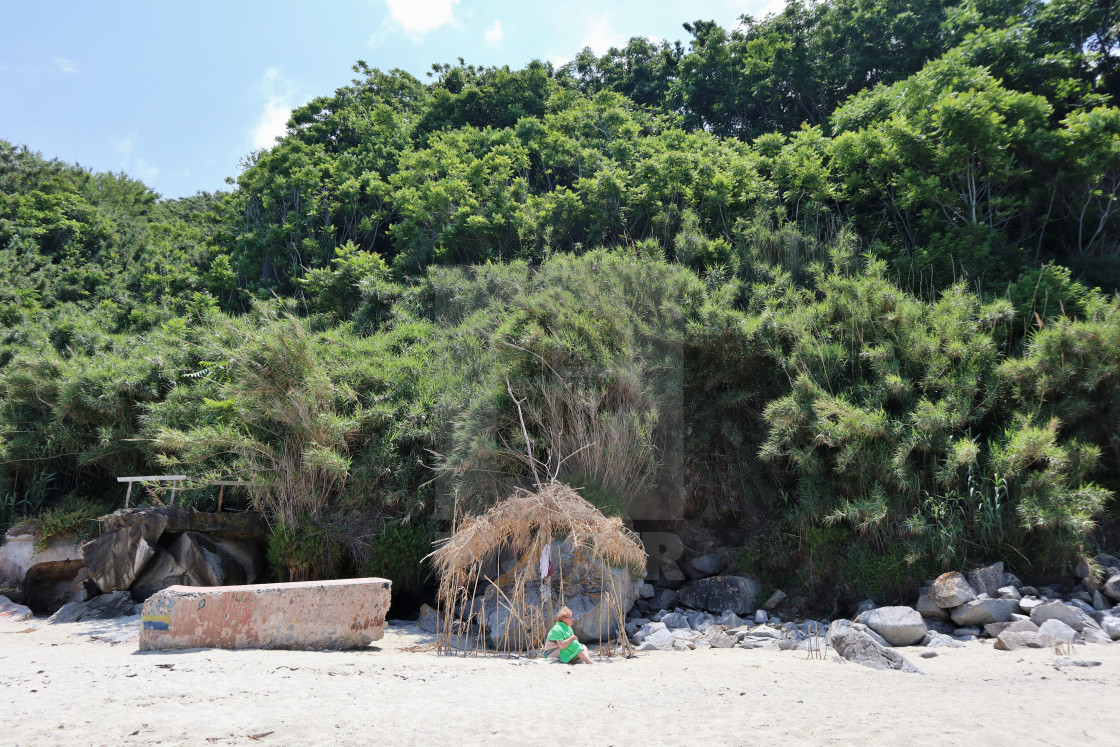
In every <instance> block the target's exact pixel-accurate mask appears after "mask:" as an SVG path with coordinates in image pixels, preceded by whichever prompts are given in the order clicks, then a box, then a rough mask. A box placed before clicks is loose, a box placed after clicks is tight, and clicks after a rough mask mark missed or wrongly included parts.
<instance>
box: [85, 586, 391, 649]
mask: <svg viewBox="0 0 1120 747" xmlns="http://www.w3.org/2000/svg"><path fill="white" fill-rule="evenodd" d="M391 585H392V582H390V581H388V580H386V579H383V578H357V579H340V580H337V581H305V582H300V583H291V584H259V585H253V586H238V587H232V588H231V587H219V588H216V589H214V588H188V587H184V586H172V587H170V588H168V589H164V590H163V591H160V592H158V593H156V594H154V595H153V596H151V597H150V598H149V599H148V601H147V602H145V603H144V610H143V613H142V615H141V618H140V623H141V625H140V650H141V651H162V650H170V649H181V648H196V647H204V648H226V649H242V648H281V649H303V650H325V649H331V650H343V649H354V648H362V647H364V646H366V645H368V644H369V643H370V642H372V641H376V640H380V639H381V637H382V635H383V633H384V628H385V613H386V612H388V610H389V601H390V588H391ZM99 598H100V597H99ZM94 601H96V600H94Z"/></svg>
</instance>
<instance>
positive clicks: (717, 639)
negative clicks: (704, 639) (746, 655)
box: [708, 630, 739, 648]
mask: <svg viewBox="0 0 1120 747" xmlns="http://www.w3.org/2000/svg"><path fill="white" fill-rule="evenodd" d="M738 642H739V637H738V636H735V635H732V634H730V633H725V632H723V631H722V630H717V631H714V632H711V633H709V634H708V645H709V646H711V647H712V648H735V644H737V643H738Z"/></svg>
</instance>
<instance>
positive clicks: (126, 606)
mask: <svg viewBox="0 0 1120 747" xmlns="http://www.w3.org/2000/svg"><path fill="white" fill-rule="evenodd" d="M136 612H137V604H136V603H135V602H133V601H132V595H131V594H129V593H128V592H127V591H123V590H121V591H114V592H110V593H108V594H101V595H100V596H96V597H94V598H93V599H90V600H89V601H87V602H68V603H67V604H64V605H62V608H61V609H60V610H59V611H58V612H56V613H54V614H53V615H51V616H50V617H49V618H47V622H48V623H73V622H82V621H85V620H110V619H112V618H114V617H127V616H129V615H135V614H136Z"/></svg>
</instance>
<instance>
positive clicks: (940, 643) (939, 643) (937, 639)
mask: <svg viewBox="0 0 1120 747" xmlns="http://www.w3.org/2000/svg"><path fill="white" fill-rule="evenodd" d="M926 646H927V647H929V648H964V644H963V643H961V642H960V641H958V640H957V639H956V638H954V637H953V636H951V635H945V634H944V633H930V634H929V640H928V641H926Z"/></svg>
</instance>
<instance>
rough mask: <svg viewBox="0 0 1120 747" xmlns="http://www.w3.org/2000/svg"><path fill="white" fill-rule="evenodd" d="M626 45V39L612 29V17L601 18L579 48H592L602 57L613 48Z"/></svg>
mask: <svg viewBox="0 0 1120 747" xmlns="http://www.w3.org/2000/svg"><path fill="white" fill-rule="evenodd" d="M625 44H626V39H625V38H624V37H623V36H622V34H620V33H618V32H617V31H615V30H614V29H612V28H611V17H610V16H600V17H599V18H598V19H597V20H596V21H595V22H594V25H592V27H591V31H590V33H588V35H587V37H586V38H584V40H583V41H582V42H581V43H580V45H579V46H580V49H582V48H584V47H591V51H592V52H594V53H595V54H597V55H599V56H600V57H602V56H603V55H604V54H606V53H607V50H608V49H610V48H611V47H621V46H623V45H625Z"/></svg>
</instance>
